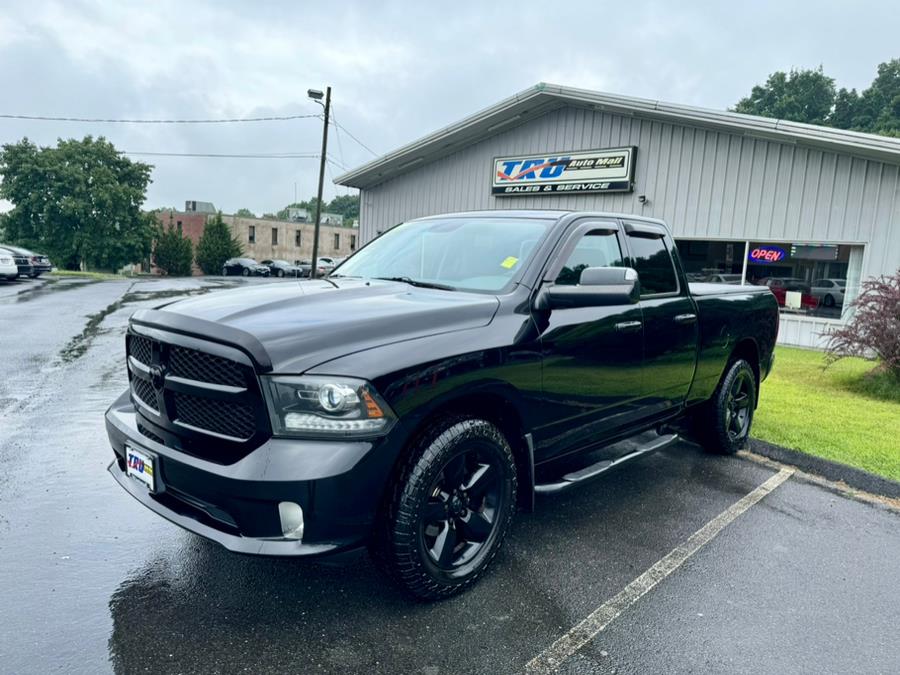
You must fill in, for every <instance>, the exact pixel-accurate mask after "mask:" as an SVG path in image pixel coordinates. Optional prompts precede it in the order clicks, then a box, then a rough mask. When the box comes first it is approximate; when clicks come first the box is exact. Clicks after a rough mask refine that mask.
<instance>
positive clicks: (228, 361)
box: [126, 328, 270, 464]
mask: <svg viewBox="0 0 900 675" xmlns="http://www.w3.org/2000/svg"><path fill="white" fill-rule="evenodd" d="M148 332H149V331H148ZM179 342H181V344H179ZM185 342H187V343H188V344H184V343H185ZM204 347H205V345H204V344H203V343H202V342H199V341H198V340H193V339H190V340H189V339H187V338H183V337H181V336H180V335H177V334H168V333H164V332H162V331H153V332H152V334H149V335H144V334H142V333H139V332H136V331H135V330H134V329H133V328H132V329H131V330H129V333H128V336H127V338H126V353H127V355H128V376H129V380H130V382H131V395H132V398H133V399H134V401H135V405H136V409H137V412H138V415H139V416H140V418H139V419H140V425H141V427H142V428H143V429H145V430H147V431H149V432H150V433H146V432H142V433H144V435H146V436H147V437H149V438H153V439H154V440H157V439H164V441H158V442H163V443H164V444H165V445H167V446H170V447H174V448H176V449H178V450H181V451H183V452H187V453H189V454H192V455H195V456H198V457H202V458H204V459H208V460H210V461H214V462H218V463H221V464H228V463H231V462H234V461H236V460H237V459H240V458H241V457H243V456H244V455H246V454H247V453H249V452H250V451H251V450H252V449H253V448H255V447H257V446H258V445H259V444H260V443H261V442H262V441H263V440H265V439H266V438H267V437H268V435H269V429H270V427H269V421H268V414H267V412H266V409H265V402H264V401H263V398H262V395H261V392H260V390H259V384H258V381H257V378H256V374H255V372H254V370H253V367H252V366H251V365H250V362H249V360H248V359H246V358H245V357H243V356H242V355H241V354H240V353H239V352H238V351H237V350H236V349H234V348H231V347H227V346H219V345H214V344H210V346H209V349H210V351H204V349H203V348H204ZM212 352H217V353H212ZM232 355H233V358H229V357H230V356H232ZM151 434H152V436H151Z"/></svg>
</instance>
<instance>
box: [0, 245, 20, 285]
mask: <svg viewBox="0 0 900 675" xmlns="http://www.w3.org/2000/svg"><path fill="white" fill-rule="evenodd" d="M0 277H2V278H4V279H6V280H7V281H15V280H16V279H17V278H18V277H19V268H18V266H17V265H16V259H15V258H13V254H12V252H10V251H6V250H4V249H0Z"/></svg>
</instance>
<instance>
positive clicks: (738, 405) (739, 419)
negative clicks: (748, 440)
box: [725, 370, 754, 441]
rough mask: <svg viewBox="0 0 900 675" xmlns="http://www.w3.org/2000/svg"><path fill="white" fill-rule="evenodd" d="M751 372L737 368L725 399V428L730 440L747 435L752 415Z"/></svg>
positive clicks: (752, 389) (752, 387)
mask: <svg viewBox="0 0 900 675" xmlns="http://www.w3.org/2000/svg"><path fill="white" fill-rule="evenodd" d="M753 391H754V386H753V372H752V371H751V372H748V371H747V370H739V371H738V373H737V375H736V377H735V378H734V379H733V380H732V383H731V386H730V387H729V388H728V396H727V397H726V399H725V429H726V430H727V431H728V437H729V438H730V439H731V440H732V441H736V440H738V439H742V438H744V437H746V436H747V432H748V431H749V429H750V418H751V417H752V415H753V399H752V395H753Z"/></svg>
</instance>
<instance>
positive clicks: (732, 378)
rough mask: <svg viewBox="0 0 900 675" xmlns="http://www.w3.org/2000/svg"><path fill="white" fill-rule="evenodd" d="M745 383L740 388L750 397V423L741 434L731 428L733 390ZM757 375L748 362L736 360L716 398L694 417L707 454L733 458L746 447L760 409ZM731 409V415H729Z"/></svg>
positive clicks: (695, 430) (715, 394)
mask: <svg viewBox="0 0 900 675" xmlns="http://www.w3.org/2000/svg"><path fill="white" fill-rule="evenodd" d="M738 380H741V383H740V386H741V389H742V390H744V392H745V395H746V396H747V397H748V406H747V408H746V411H747V412H746V414H747V421H746V425H742V426H743V428H742V430H741V431H740V433H735V429H734V427H733V426H731V430H729V426H730V425H731V424H732V423H733V420H734V414H735V413H734V408H733V405H732V404H733V393H732V392H733V388H734V387H735V386H736V382H737V381H738ZM757 386H758V383H757V381H756V373H755V372H754V371H753V367H752V366H751V365H750V364H749V363H748V362H747V361H745V360H744V359H735V360H734V361H732V362H731V363H729V364H728V367H727V368H726V369H725V373H724V374H723V375H722V379H721V380H720V381H719V384H718V386H717V387H716V391H715V393H714V394H713V396H712V398H711V399H710V400H709V401H707V402H706V403H705V404H703V406H702V407H701V408H700V410H699V411H698V412H697V413H696V414H695V415H694V418H693V426H694V432H695V436H696V437H697V440H698V441H699V442H700V445H702V446H703V448H704V450H706V451H707V452H710V453H713V454H717V455H733V454H734V453H736V452H738V451H739V450H742V449H743V448H745V447H746V445H747V441H748V439H749V437H750V427H751V426H752V424H753V413H754V410H755V408H756V389H757ZM729 410H731V414H729Z"/></svg>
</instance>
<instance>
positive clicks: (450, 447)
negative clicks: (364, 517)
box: [371, 416, 517, 600]
mask: <svg viewBox="0 0 900 675" xmlns="http://www.w3.org/2000/svg"><path fill="white" fill-rule="evenodd" d="M516 490H517V478H516V463H515V458H514V457H513V454H512V449H511V448H510V446H509V443H508V442H507V440H506V438H505V437H504V435H503V433H502V432H501V431H500V430H499V429H498V428H497V427H496V426H494V425H493V424H491V423H490V422H488V421H486V420H482V419H476V418H472V417H461V416H453V417H448V418H446V419H444V420H440V421H438V422H437V423H436V424H434V425H433V426H431V427H430V428H429V429H427V430H426V431H425V432H424V433H422V434H421V435H419V436H418V438H417V440H416V441H414V443H413V444H412V446H411V447H410V448H409V454H408V455H407V459H406V462H405V465H404V466H403V467H401V469H400V470H398V473H397V475H396V477H395V479H394V482H393V484H392V486H391V488H390V490H389V492H388V494H387V495H386V497H385V503H384V506H383V508H382V511H381V513H380V515H379V519H378V524H377V526H376V530H375V533H374V535H373V540H372V542H371V550H372V555H373V557H374V558H375V561H376V562H377V563H378V564H379V566H380V567H381V568H382V569H384V571H385V572H387V573H388V575H389V576H391V577H392V578H393V579H394V580H395V581H396V582H397V583H398V584H399V585H400V586H402V587H403V588H405V590H406V591H408V592H409V593H410V594H412V595H413V596H415V597H416V598H419V599H422V600H438V599H440V598H446V597H449V596H451V595H454V594H456V593H459V592H461V591H463V590H465V589H466V588H468V587H469V586H471V585H472V584H474V583H475V581H476V580H477V579H478V578H479V576H480V575H481V574H482V573H483V572H484V571H485V570H486V569H487V568H488V566H489V565H490V564H491V562H492V561H493V559H494V557H495V556H496V555H497V552H498V550H499V549H500V545H501V544H502V542H503V539H504V538H505V536H506V532H507V531H508V529H509V526H510V523H511V522H512V518H513V516H514V514H515V510H516V503H515V502H516Z"/></svg>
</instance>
